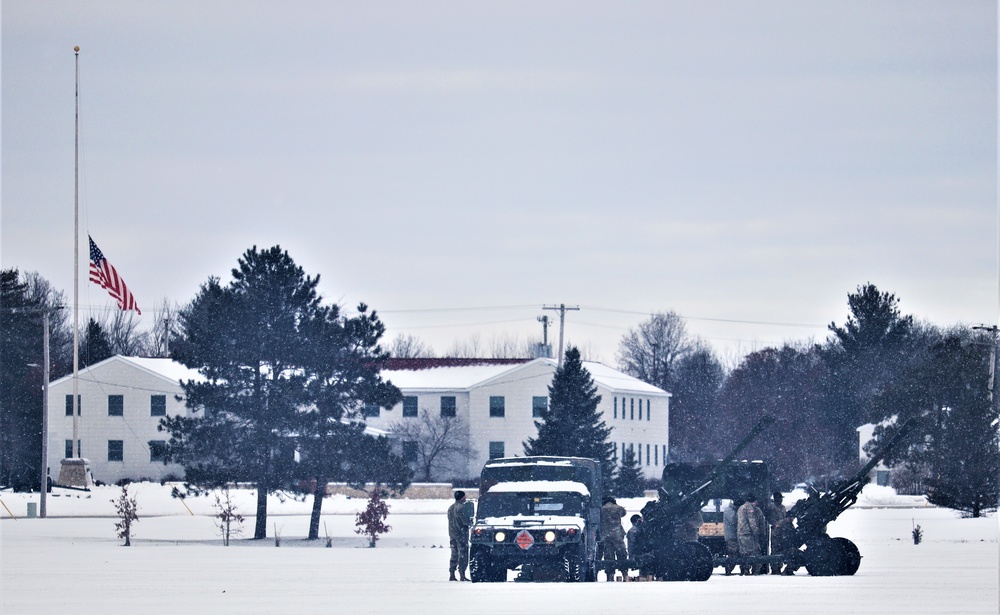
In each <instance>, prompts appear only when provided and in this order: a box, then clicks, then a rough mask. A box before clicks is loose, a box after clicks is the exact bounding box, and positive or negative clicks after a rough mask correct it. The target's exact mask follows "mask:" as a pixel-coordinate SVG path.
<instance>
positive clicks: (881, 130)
mask: <svg viewBox="0 0 1000 615" xmlns="http://www.w3.org/2000/svg"><path fill="white" fill-rule="evenodd" d="M74 45H79V46H80V47H81V52H80V70H81V119H80V129H81V196H80V216H81V238H82V239H81V248H82V249H81V271H82V273H83V276H84V277H83V280H82V281H81V286H80V288H81V299H80V303H81V306H82V307H81V320H83V319H85V318H86V314H88V313H89V311H90V310H92V309H103V308H107V307H108V306H111V305H113V302H112V300H111V299H110V298H109V297H108V296H107V294H106V293H105V292H104V291H103V290H101V289H100V288H98V287H97V286H95V285H93V284H90V283H88V282H87V281H86V266H87V260H86V259H87V253H86V250H85V246H86V236H87V234H88V233H89V234H91V235H92V236H93V238H94V240H95V241H96V242H97V243H98V245H99V246H100V247H101V249H102V250H103V251H104V253H105V255H106V256H107V257H108V259H109V260H110V261H111V263H113V264H114V265H115V266H116V267H117V269H118V271H119V273H120V274H121V275H122V276H123V277H124V279H125V280H126V281H127V282H128V284H129V286H130V287H131V288H132V290H133V292H134V294H135V296H136V299H137V300H138V302H139V305H140V306H141V307H143V308H144V310H143V319H144V321H148V320H151V319H153V318H156V316H157V315H156V313H155V310H154V308H155V307H156V306H157V305H158V304H160V303H161V302H162V301H163V300H164V299H168V300H170V301H172V302H177V303H179V304H185V303H187V302H188V301H190V300H191V299H192V298H193V297H194V295H195V293H196V292H197V290H198V287H199V285H200V284H202V283H203V282H205V281H206V280H207V279H208V277H209V276H212V275H215V276H220V277H221V278H222V279H223V280H224V281H228V280H229V279H230V274H229V272H230V270H231V269H232V267H233V266H234V265H235V264H236V260H237V258H238V257H239V256H240V255H241V254H242V253H243V252H244V251H245V250H246V249H247V248H249V247H250V246H252V245H255V244H256V245H257V246H259V247H262V248H263V247H269V246H272V245H275V244H279V245H281V246H282V247H283V248H285V249H287V250H288V251H289V253H290V254H291V256H292V257H293V258H294V259H295V260H296V261H297V262H298V263H299V264H300V265H302V266H303V267H304V268H305V269H306V271H307V272H308V273H309V274H320V275H321V276H322V281H321V291H322V293H323V294H324V296H325V297H327V298H328V299H329V300H330V301H335V302H338V303H341V304H343V305H345V306H350V307H352V308H353V306H356V305H357V303H358V302H361V301H364V302H366V303H368V304H369V305H371V306H372V307H374V308H375V309H376V310H378V311H379V313H380V314H381V315H382V316H383V319H384V320H385V322H386V324H387V325H388V326H389V337H390V338H391V337H393V336H395V335H396V334H398V333H404V334H412V335H416V336H418V337H420V338H422V339H424V340H425V341H426V342H428V343H429V344H431V345H432V346H433V347H434V348H435V350H436V351H437V352H438V354H443V353H445V352H446V351H447V350H448V349H449V347H450V346H451V345H452V344H453V342H455V341H463V340H467V339H469V338H470V337H471V336H473V335H474V334H476V333H478V334H479V336H480V339H481V342H482V343H483V344H484V345H488V344H489V343H490V341H491V340H493V339H495V338H498V337H500V336H505V335H506V336H516V337H520V338H524V339H526V338H527V337H528V336H532V337H538V336H540V335H541V325H540V324H539V323H538V322H537V321H536V317H537V316H539V315H541V314H549V315H550V316H555V315H556V314H555V312H551V311H549V312H543V311H542V309H541V308H542V306H543V305H553V304H559V303H564V304H566V305H568V306H579V307H580V308H581V309H580V311H574V312H570V313H569V314H568V316H567V329H566V335H567V338H568V340H570V341H572V342H573V343H576V344H578V345H581V346H583V347H584V348H585V349H587V350H589V354H590V356H591V357H592V358H597V359H599V360H603V361H604V362H606V363H614V360H615V351H616V349H617V345H618V341H619V339H620V338H621V336H622V335H623V334H624V333H626V331H627V330H628V328H629V327H634V326H636V325H637V324H638V323H639V322H641V321H642V320H644V319H646V318H647V317H648V315H649V314H650V313H652V312H655V311H666V310H674V311H676V312H677V313H679V314H680V315H682V316H684V317H686V318H687V319H688V320H687V325H688V328H689V330H690V331H691V332H692V333H694V334H697V335H700V336H702V337H704V338H705V339H706V340H708V341H709V342H711V343H712V344H713V345H715V346H716V348H718V349H719V350H720V352H722V353H733V352H746V351H749V350H751V349H753V348H759V347H762V346H765V345H777V344H781V343H782V342H784V341H786V340H808V339H810V338H812V339H815V340H822V339H825V337H826V330H825V325H826V324H828V323H829V322H831V321H836V322H838V323H842V322H843V321H844V320H845V319H846V317H847V302H846V300H847V294H848V293H850V292H853V291H854V290H855V289H856V288H857V287H858V286H859V285H861V284H864V283H866V282H869V281H870V282H872V283H874V284H876V285H877V286H878V287H879V288H880V289H882V290H886V291H890V292H893V293H895V294H896V295H897V297H898V298H899V299H900V301H901V307H902V310H903V312H905V313H910V314H913V315H914V316H915V317H917V318H919V319H925V320H929V321H931V322H934V323H936V324H939V325H952V324H958V323H965V324H975V323H982V322H985V323H989V324H992V323H996V322H997V317H998V308H997V304H998V243H997V229H998V224H997V122H996V120H997V11H996V3H995V2H993V1H984V2H974V1H969V2H950V1H949V2H910V1H907V2H879V1H875V2H872V1H869V0H865V1H860V2H802V1H800V0H794V1H788V2H771V1H765V2H745V1H743V0H739V1H732V2H728V1H726V2H701V1H698V2H695V1H691V2H667V1H663V2H628V3H619V2H582V1H572V2H537V1H533V2H491V3H486V2H399V3H395V2H333V1H316V2H256V1H247V0H240V1H238V2H236V1H233V2H228V1H216V2H213V1H210V0H209V1H205V0H198V1H191V2H187V1H172V2H135V1H131V0H130V1H108V2H100V1H90V0H88V1H86V2H79V1H67V2H56V1H46V2H38V1H36V0H4V2H3V3H2V88H3V89H2V229H0V230H2V245H0V258H2V261H3V263H2V264H3V267H5V268H7V267H18V268H19V269H21V270H22V271H37V272H39V273H40V274H41V275H42V276H44V277H45V278H47V279H48V280H49V281H51V282H52V283H53V284H54V285H55V286H56V287H57V288H60V289H63V290H65V291H66V293H67V297H68V299H69V300H70V301H72V291H73V284H72V279H73V266H72V263H73V125H74V122H73V114H74V96H73V92H74V56H73V46H74ZM457 308H463V309H457ZM465 308H483V309H465ZM486 308H491V309H486ZM793 325H796V326H793ZM798 325H802V326H798ZM550 335H551V336H553V337H554V336H555V335H557V330H556V329H551V330H550Z"/></svg>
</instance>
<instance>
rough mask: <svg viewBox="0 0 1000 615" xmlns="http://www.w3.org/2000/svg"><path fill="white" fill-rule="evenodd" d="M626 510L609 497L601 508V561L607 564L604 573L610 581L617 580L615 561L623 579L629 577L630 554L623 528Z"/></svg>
mask: <svg viewBox="0 0 1000 615" xmlns="http://www.w3.org/2000/svg"><path fill="white" fill-rule="evenodd" d="M624 516H625V509H624V508H623V507H621V506H619V505H618V502H616V501H615V499H614V498H611V497H607V498H604V500H603V505H602V506H601V544H600V551H601V552H600V555H601V557H600V559H603V560H604V562H605V565H604V572H605V574H607V575H608V580H609V581H613V580H614V579H615V568H616V566H615V560H618V561H619V562H620V563H619V565H618V566H617V568H618V569H619V570H621V573H622V577H623V578H624V577H627V576H628V565H627V564H626V563H625V560H626V559H627V555H628V553H627V552H626V550H625V528H624V527H622V517H624Z"/></svg>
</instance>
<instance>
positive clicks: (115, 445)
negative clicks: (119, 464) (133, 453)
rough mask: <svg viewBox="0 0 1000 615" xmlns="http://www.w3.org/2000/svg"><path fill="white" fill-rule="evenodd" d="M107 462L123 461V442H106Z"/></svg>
mask: <svg viewBox="0 0 1000 615" xmlns="http://www.w3.org/2000/svg"><path fill="white" fill-rule="evenodd" d="M108 461H125V441H124V440H108Z"/></svg>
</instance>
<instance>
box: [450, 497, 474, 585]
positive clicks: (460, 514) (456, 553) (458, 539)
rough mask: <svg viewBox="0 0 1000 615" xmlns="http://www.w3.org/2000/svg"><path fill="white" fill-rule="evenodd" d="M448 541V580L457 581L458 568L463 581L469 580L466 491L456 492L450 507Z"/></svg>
mask: <svg viewBox="0 0 1000 615" xmlns="http://www.w3.org/2000/svg"><path fill="white" fill-rule="evenodd" d="M448 542H449V543H451V561H450V562H449V564H448V572H449V575H448V580H449V581H456V580H458V579H456V578H455V571H456V570H458V573H459V576H460V578H461V580H462V581H468V580H469V579H468V577H466V576H465V569H466V568H468V567H469V517H468V515H467V514H466V512H465V492H464V491H456V492H455V503H454V504H452V505H451V506H449V507H448Z"/></svg>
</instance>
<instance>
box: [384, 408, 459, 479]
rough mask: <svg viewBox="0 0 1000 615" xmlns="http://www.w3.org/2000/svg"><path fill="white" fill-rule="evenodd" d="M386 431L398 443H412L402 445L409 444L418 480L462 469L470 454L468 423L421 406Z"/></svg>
mask: <svg viewBox="0 0 1000 615" xmlns="http://www.w3.org/2000/svg"><path fill="white" fill-rule="evenodd" d="M389 431H390V432H392V433H393V434H394V435H395V436H396V437H397V438H398V439H399V440H400V441H401V442H403V443H412V444H404V446H412V447H413V450H414V452H415V453H416V461H415V462H412V463H414V464H415V465H416V469H417V476H419V477H420V478H419V480H422V481H430V480H433V479H434V477H435V476H438V477H441V476H442V475H444V474H446V473H448V472H451V473H452V474H453V475H454V473H455V472H456V471H457V470H459V469H464V467H465V462H466V461H467V460H468V459H469V457H471V456H472V454H473V450H472V448H471V447H470V446H469V425H468V422H467V421H466V420H465V419H463V418H461V417H452V416H441V415H440V414H433V413H431V412H430V411H428V410H426V409H424V410H421V411H420V415H419V416H417V417H413V418H409V419H403V420H401V421H398V422H396V423H393V424H392V425H391V426H390V427H389ZM405 453H406V451H404V454H405ZM453 477H454V476H448V478H453Z"/></svg>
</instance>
